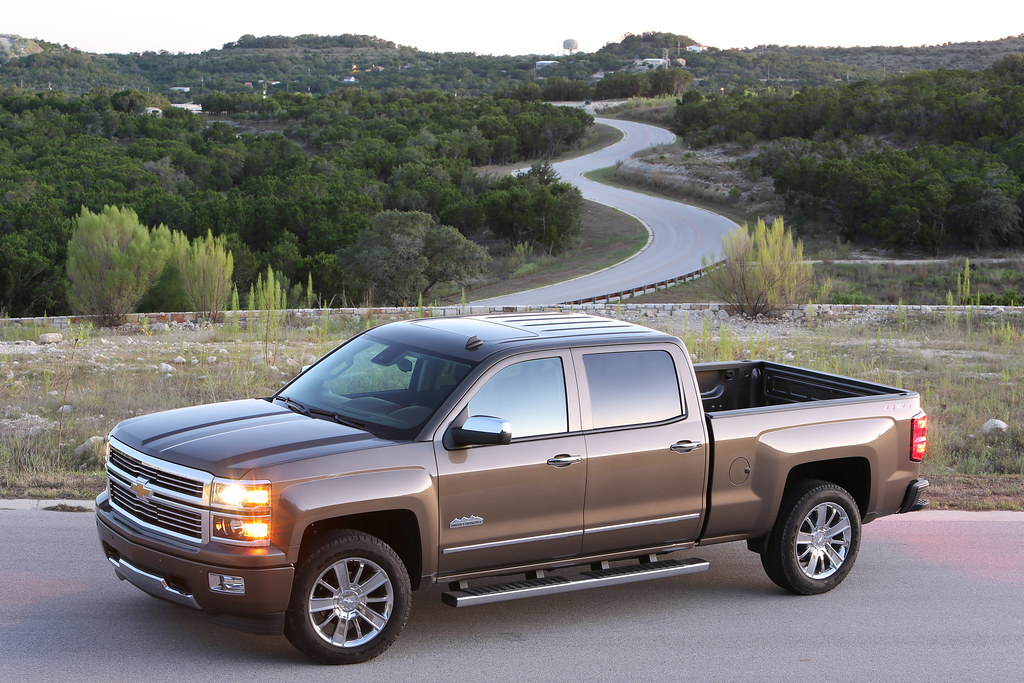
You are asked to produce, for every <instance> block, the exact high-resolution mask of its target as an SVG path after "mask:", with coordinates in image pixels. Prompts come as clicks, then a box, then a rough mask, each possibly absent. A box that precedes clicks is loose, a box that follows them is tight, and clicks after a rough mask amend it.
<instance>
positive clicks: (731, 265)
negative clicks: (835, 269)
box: [704, 218, 813, 318]
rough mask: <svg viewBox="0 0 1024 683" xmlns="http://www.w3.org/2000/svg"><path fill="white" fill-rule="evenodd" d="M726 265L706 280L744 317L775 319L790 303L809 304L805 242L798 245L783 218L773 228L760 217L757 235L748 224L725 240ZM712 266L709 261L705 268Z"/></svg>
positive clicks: (810, 275)
mask: <svg viewBox="0 0 1024 683" xmlns="http://www.w3.org/2000/svg"><path fill="white" fill-rule="evenodd" d="M722 251H723V256H724V259H725V260H724V261H722V262H720V263H719V264H717V265H715V266H714V267H711V270H710V272H709V273H708V275H707V277H708V280H709V286H710V289H711V291H712V293H713V294H715V295H716V296H718V297H721V299H722V300H723V301H724V302H725V303H728V304H731V305H733V306H735V307H736V308H737V310H738V311H739V313H741V314H742V315H744V316H746V317H748V318H752V317H754V316H757V315H775V314H778V313H779V312H780V311H781V310H782V308H783V307H785V306H786V305H788V304H794V303H801V302H803V301H806V300H807V295H808V292H809V291H810V288H811V284H812V281H813V280H812V272H811V271H812V268H811V264H810V263H807V262H805V261H804V247H803V243H801V242H799V241H797V242H796V243H795V244H794V243H793V235H792V233H790V231H789V230H786V228H785V226H784V225H783V223H782V219H781V218H776V219H775V220H774V221H773V222H772V225H771V227H770V228H769V227H768V226H767V225H765V222H764V220H762V219H758V221H757V224H756V225H755V226H754V230H753V232H751V231H750V230H749V228H748V227H747V226H746V224H744V225H743V227H740V228H737V229H736V230H733V231H732V232H731V233H729V234H728V235H726V236H725V237H723V238H722ZM710 265H711V264H710V263H709V262H708V260H707V259H704V267H705V268H708V267H709V266H710Z"/></svg>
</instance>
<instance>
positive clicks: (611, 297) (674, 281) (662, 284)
mask: <svg viewBox="0 0 1024 683" xmlns="http://www.w3.org/2000/svg"><path fill="white" fill-rule="evenodd" d="M717 265H718V264H717V263H713V264H711V265H709V266H705V267H703V268H700V269H699V270H695V271H693V272H692V273H687V274H686V275H680V276H679V277H672V278H669V279H667V280H659V281H657V282H652V283H650V284H646V285H640V286H639V287H633V288H632V289H623V290H622V291H619V292H609V293H607V294H597V295H594V296H588V297H584V298H582V299H573V300H571V301H563V302H562V303H561V305H563V306H582V305H583V304H601V303H609V302H612V301H622V300H623V299H629V298H631V297H634V296H643V295H644V294H651V293H653V292H657V291H658V290H660V289H668V288H669V287H675V286H676V285H678V284H681V283H683V282H692V281H694V280H696V279H697V278H699V277H704V276H705V275H707V273H708V271H709V270H710V269H712V268H714V267H715V266H717Z"/></svg>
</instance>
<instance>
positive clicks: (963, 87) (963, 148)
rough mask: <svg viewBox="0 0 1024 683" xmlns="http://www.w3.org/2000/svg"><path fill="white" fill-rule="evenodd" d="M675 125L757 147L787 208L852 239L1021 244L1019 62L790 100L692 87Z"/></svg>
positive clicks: (688, 133)
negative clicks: (708, 93) (713, 92)
mask: <svg viewBox="0 0 1024 683" xmlns="http://www.w3.org/2000/svg"><path fill="white" fill-rule="evenodd" d="M672 127H673V130H674V131H675V132H676V133H677V134H678V135H680V136H682V137H684V138H685V139H686V140H687V141H689V142H690V143H691V144H693V145H705V144H711V143H720V142H725V141H730V142H738V143H740V144H745V145H753V144H755V143H757V142H761V143H764V146H763V147H762V148H760V151H759V153H758V154H757V155H756V157H755V158H753V160H752V161H751V162H750V165H749V169H750V171H751V172H752V173H759V174H766V175H770V176H771V177H772V178H773V179H774V184H775V189H776V192H777V193H779V194H780V195H781V196H782V198H783V199H784V201H785V205H786V212H787V214H788V215H792V216H794V217H795V218H797V219H798V220H800V222H801V225H802V226H804V225H807V224H810V223H812V222H813V221H814V220H822V221H826V222H828V223H831V224H833V225H836V226H838V228H839V231H840V233H841V235H842V237H843V238H845V239H848V240H850V241H852V242H855V243H869V244H876V245H881V246H885V247H889V248H893V249H897V250H910V249H919V250H920V249H923V250H927V251H931V252H935V251H937V250H941V249H944V248H950V247H968V248H982V247H1003V246H1019V245H1021V244H1022V243H1024V224H1022V207H1024V134H1022V133H1021V130H1022V129H1024V59H1022V57H1021V56H1020V55H1008V56H1005V57H1003V58H1001V59H1000V60H999V61H998V62H997V63H996V64H995V65H994V66H993V67H992V68H990V69H987V70H985V71H982V72H978V73H968V72H963V71H931V72H920V73H916V74H912V75H908V76H905V77H900V78H893V79H889V80H886V81H883V82H866V81H865V82H859V83H854V84H851V85H841V86H838V87H824V88H804V89H803V90H801V91H800V92H799V93H797V94H795V95H789V94H786V93H781V92H774V93H773V92H769V93H761V94H757V93H754V92H753V91H748V90H742V89H737V90H735V91H733V92H731V93H729V94H727V95H712V96H709V97H706V96H704V95H701V94H700V93H698V92H695V91H690V92H688V93H686V94H685V95H683V97H682V98H680V101H679V104H678V106H677V107H676V110H675V112H674V114H673V119H672Z"/></svg>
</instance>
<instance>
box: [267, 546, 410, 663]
mask: <svg viewBox="0 0 1024 683" xmlns="http://www.w3.org/2000/svg"><path fill="white" fill-rule="evenodd" d="M411 604H412V589H411V587H410V584H409V573H408V571H407V570H406V568H405V564H404V563H403V562H402V560H401V559H400V558H399V557H398V555H397V554H396V553H395V551H394V550H392V549H391V547H390V546H388V544H386V543H384V541H382V540H380V539H379V538H376V537H374V536H370V535H369V534H365V533H362V532H359V531H339V532H336V533H334V534H332V535H331V536H329V537H328V538H327V539H326V540H325V541H324V543H323V545H321V546H320V547H319V548H318V549H317V550H316V551H314V552H313V553H312V554H310V555H309V557H307V558H306V559H305V560H304V561H303V562H302V563H301V564H300V565H299V567H298V568H297V570H296V573H295V583H294V584H293V586H292V596H291V601H290V602H289V604H288V611H287V612H286V614H285V622H284V634H285V636H286V637H287V638H288V640H289V641H290V642H291V644H292V645H294V646H295V647H296V648H298V649H299V650H300V651H302V652H303V653H305V654H306V655H308V656H309V657H311V658H313V659H315V660H316V661H318V662H321V663H323V664H358V663H360V662H365V661H366V660H368V659H373V658H374V657H376V656H377V655H379V654H381V653H382V652H384V650H386V649H388V647H390V645H391V643H393V642H395V639H396V638H397V637H398V634H399V633H401V632H402V629H403V628H404V627H405V622H406V620H407V619H408V618H409V609H410V606H411Z"/></svg>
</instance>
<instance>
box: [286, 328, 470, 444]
mask: <svg viewBox="0 0 1024 683" xmlns="http://www.w3.org/2000/svg"><path fill="white" fill-rule="evenodd" d="M472 367H473V364H471V363H467V362H465V361H459V360H454V359H451V358H447V357H444V356H441V355H438V354H437V353H435V352H432V351H426V350H424V349H419V348H415V347H412V346H409V345H408V344H404V343H402V342H396V341H390V340H386V339H383V338H380V337H378V336H375V335H373V333H367V334H363V335H360V336H358V337H356V338H354V339H352V340H351V341H349V342H348V343H347V344H345V345H344V346H341V347H339V348H338V349H336V350H335V351H334V352H332V353H331V354H330V355H328V356H327V357H325V358H324V359H323V360H321V361H320V362H319V363H317V364H316V365H314V366H313V367H312V368H310V369H309V370H307V371H306V372H305V373H303V374H302V375H300V376H299V377H297V378H296V379H295V380H294V381H293V382H292V383H291V384H289V385H288V386H286V387H285V388H284V389H283V390H281V392H280V393H279V394H278V395H277V396H276V397H275V398H277V399H280V400H284V399H288V400H289V401H290V403H289V405H290V406H292V407H293V408H294V409H297V410H299V411H300V412H311V413H312V414H313V415H316V416H323V417H331V418H333V419H335V420H337V421H338V422H342V423H345V424H351V425H358V426H363V427H365V429H366V430H367V431H370V432H372V433H374V434H377V435H379V436H382V437H386V438H410V437H411V436H413V434H414V433H415V432H416V431H418V430H419V428H420V427H422V426H423V424H424V423H425V422H426V421H427V418H429V417H430V416H431V415H433V414H434V411H436V410H437V408H438V407H439V406H440V405H441V404H442V403H443V402H444V400H445V399H446V398H448V395H449V394H451V393H452V390H454V389H455V387H456V386H457V385H458V384H459V382H461V381H462V379H463V378H464V377H465V376H466V375H467V374H468V373H469V371H470V370H471V369H472Z"/></svg>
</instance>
